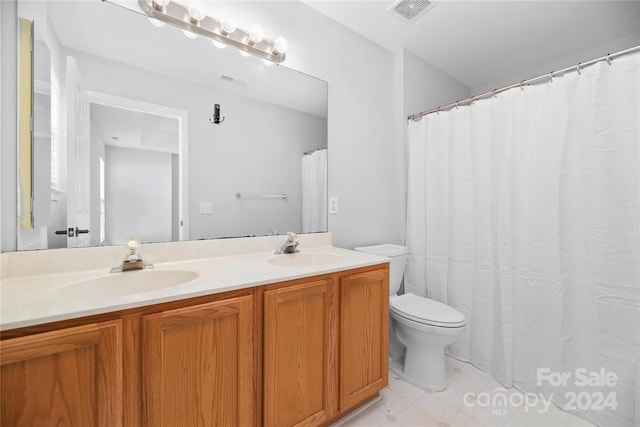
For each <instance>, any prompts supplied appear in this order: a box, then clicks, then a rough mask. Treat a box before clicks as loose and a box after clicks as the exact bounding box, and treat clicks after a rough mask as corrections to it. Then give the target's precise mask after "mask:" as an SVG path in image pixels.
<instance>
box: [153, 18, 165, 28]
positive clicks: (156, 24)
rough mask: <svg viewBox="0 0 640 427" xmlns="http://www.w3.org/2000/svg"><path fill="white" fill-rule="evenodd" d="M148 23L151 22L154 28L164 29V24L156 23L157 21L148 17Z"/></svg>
mask: <svg viewBox="0 0 640 427" xmlns="http://www.w3.org/2000/svg"><path fill="white" fill-rule="evenodd" d="M149 22H151V25H153V26H154V27H158V28H160V27H164V22H162V21H158V20H157V19H154V18H151V17H149Z"/></svg>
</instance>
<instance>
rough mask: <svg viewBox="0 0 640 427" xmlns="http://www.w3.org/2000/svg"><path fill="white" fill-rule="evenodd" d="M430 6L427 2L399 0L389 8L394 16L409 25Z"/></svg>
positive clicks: (423, 0) (421, 0) (424, 0)
mask: <svg viewBox="0 0 640 427" xmlns="http://www.w3.org/2000/svg"><path fill="white" fill-rule="evenodd" d="M430 4H431V2H430V1H428V0H400V1H399V2H397V3H395V4H394V5H393V6H391V10H392V11H393V14H394V15H395V16H397V17H399V18H401V19H402V20H403V21H405V22H407V23H411V22H413V21H415V20H416V18H418V16H420V15H422V14H423V13H424V12H425V11H426V10H427V8H428V7H429V5H430Z"/></svg>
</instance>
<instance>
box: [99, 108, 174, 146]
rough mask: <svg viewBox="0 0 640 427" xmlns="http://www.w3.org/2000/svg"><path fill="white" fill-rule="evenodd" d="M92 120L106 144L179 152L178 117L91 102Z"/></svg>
mask: <svg viewBox="0 0 640 427" xmlns="http://www.w3.org/2000/svg"><path fill="white" fill-rule="evenodd" d="M89 116H90V117H91V121H92V122H93V124H94V126H95V128H96V130H97V131H98V133H99V134H100V136H101V137H102V140H103V142H104V143H105V144H106V145H110V146H113V147H120V148H133V149H137V150H148V151H160V152H164V153H173V154H178V152H179V146H178V145H179V144H178V141H179V140H180V138H179V135H178V132H179V124H178V119H174V118H170V117H163V116H158V115H155V114H150V113H144V112H141V111H132V110H126V109H123V108H117V107H111V106H108V105H101V104H91V114H90V115H89Z"/></svg>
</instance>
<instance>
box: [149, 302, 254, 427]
mask: <svg viewBox="0 0 640 427" xmlns="http://www.w3.org/2000/svg"><path fill="white" fill-rule="evenodd" d="M253 328H254V327H253V297H252V296H251V295H247V296H241V297H237V298H230V299H225V300H221V301H216V302H211V303H205V304H201V305H196V306H193V307H186V308H180V309H175V310H170V311H164V312H162V313H158V314H152V315H147V316H143V317H142V391H143V393H142V394H143V425H145V426H149V427H152V426H167V427H173V426H189V427H196V426H252V425H255V423H256V417H255V405H256V393H255V388H254V373H255V363H254V362H255V353H254V352H255V346H254V336H253Z"/></svg>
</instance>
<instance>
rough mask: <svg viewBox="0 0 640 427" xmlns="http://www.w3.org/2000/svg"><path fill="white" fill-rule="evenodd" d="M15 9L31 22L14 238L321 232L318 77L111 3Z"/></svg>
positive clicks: (82, 240)
mask: <svg viewBox="0 0 640 427" xmlns="http://www.w3.org/2000/svg"><path fill="white" fill-rule="evenodd" d="M223 3H224V2H220V4H223ZM18 14H19V16H20V17H22V18H25V19H28V20H30V21H32V22H33V23H34V28H35V29H36V31H35V34H36V35H35V43H34V45H35V47H34V74H35V77H34V89H33V99H34V129H35V133H34V142H33V145H34V155H33V167H32V170H31V171H30V172H31V176H32V178H33V181H34V183H33V224H32V225H31V226H30V227H29V226H27V227H18V230H19V231H18V249H43V248H57V247H78V246H89V245H91V246H94V245H106V244H108V245H117V244H121V243H122V242H123V240H124V237H125V236H129V235H137V236H139V237H140V239H141V241H143V242H159V241H169V240H185V239H208V238H219V237H233V236H254V235H256V236H259V235H266V234H283V233H286V232H287V231H295V232H316V231H326V228H327V218H326V215H327V213H326V206H327V201H326V182H327V174H326V161H327V150H326V146H327V121H326V117H327V85H326V83H325V82H323V81H320V80H318V79H315V78H313V77H310V76H306V75H303V74H301V73H298V72H295V71H293V70H290V69H287V68H286V67H283V66H267V65H266V64H264V63H263V62H262V60H261V59H258V58H254V57H242V56H241V55H239V53H238V51H237V50H235V49H233V48H227V49H216V48H215V47H214V46H213V44H212V43H211V42H210V41H209V40H205V39H204V38H202V37H198V38H196V39H188V38H186V37H185V36H184V34H183V33H182V31H180V30H178V29H176V28H171V27H170V26H169V25H165V26H164V27H161V28H159V27H156V26H154V25H152V24H151V23H150V21H149V20H148V18H147V17H145V16H144V15H142V14H140V13H136V12H134V11H132V10H129V9H127V8H123V7H121V6H119V5H116V4H110V3H105V2H101V1H88V2H77V1H26V0H25V1H23V0H20V1H19V2H18ZM115 29H117V31H115ZM38 34H39V35H38ZM39 46H40V47H39ZM39 63H41V64H44V65H42V69H40V66H39V65H38V64H39ZM216 104H218V105H219V107H220V116H221V117H220V118H221V120H220V122H219V123H218V124H216V123H214V120H213V115H214V106H215V105H216ZM26 167H27V166H24V167H23V165H22V164H19V168H20V170H21V172H22V169H24V168H26ZM238 193H240V194H241V195H244V196H245V197H237V196H236V195H237V194H238ZM274 194H276V195H286V197H270V196H272V195H274ZM247 195H249V197H246V196H247Z"/></svg>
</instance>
